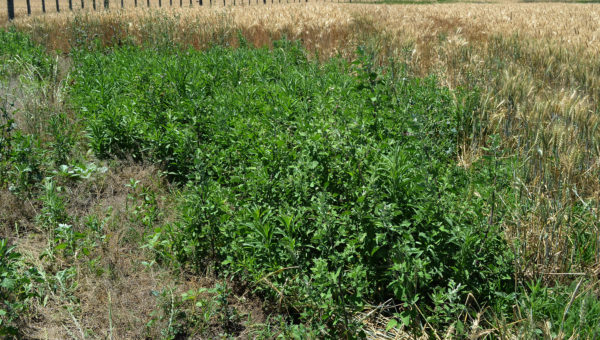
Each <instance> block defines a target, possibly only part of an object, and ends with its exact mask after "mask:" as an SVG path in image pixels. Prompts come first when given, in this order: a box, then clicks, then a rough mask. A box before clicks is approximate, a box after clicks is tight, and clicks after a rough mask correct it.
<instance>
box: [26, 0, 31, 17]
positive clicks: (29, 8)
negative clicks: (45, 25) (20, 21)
mask: <svg viewBox="0 0 600 340" xmlns="http://www.w3.org/2000/svg"><path fill="white" fill-rule="evenodd" d="M27 15H31V0H27Z"/></svg>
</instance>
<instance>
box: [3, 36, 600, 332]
mask: <svg viewBox="0 0 600 340" xmlns="http://www.w3.org/2000/svg"><path fill="white" fill-rule="evenodd" d="M0 37H1V39H4V40H6V41H7V42H9V43H7V44H3V45H2V46H7V47H6V48H2V47H0V51H1V52H2V53H1V57H0V58H2V59H1V60H2V61H3V64H4V65H8V64H9V63H13V64H18V65H22V71H18V70H19V69H18V68H11V70H15V71H11V73H3V74H2V77H3V78H2V79H3V81H4V83H3V86H4V88H6V89H9V90H11V91H13V92H15V91H17V90H18V89H17V88H18V86H17V87H15V83H17V84H26V85H27V84H29V86H33V85H31V84H35V86H38V87H40V88H42V89H45V90H46V92H48V93H50V95H48V96H47V97H46V98H45V101H42V103H46V104H48V103H51V104H52V105H46V106H42V107H40V106H39V104H40V103H37V106H32V105H33V104H32V103H23V102H20V101H19V100H15V98H14V97H13V98H8V96H7V97H6V99H3V100H4V102H3V103H2V104H3V108H4V110H3V114H4V115H3V120H2V121H1V123H2V125H0V126H2V129H1V130H0V132H2V135H1V136H0V137H1V138H2V139H0V141H1V142H2V145H1V146H0V155H1V157H2V158H1V159H0V171H2V172H1V174H2V195H3V197H7V200H4V201H3V202H8V201H9V199H10V200H13V201H14V200H16V199H23V200H24V201H26V202H33V203H30V204H31V205H32V209H31V210H32V211H29V212H28V213H22V214H21V215H20V216H21V217H18V218H14V217H13V216H12V215H11V214H12V210H11V209H14V208H11V207H9V206H8V205H7V206H3V209H2V210H1V211H0V218H2V220H0V221H2V222H3V224H5V226H4V228H3V235H2V238H3V239H8V243H4V244H3V245H2V247H1V248H0V251H1V252H0V256H2V258H1V259H0V261H1V264H2V267H0V270H2V271H3V272H0V275H3V276H1V277H2V279H3V281H2V284H1V285H0V287H2V288H0V292H2V294H3V295H2V296H1V297H2V299H3V302H2V303H3V305H2V308H3V309H2V311H4V314H5V315H8V317H6V318H3V319H2V320H3V324H2V325H1V327H3V328H2V330H3V331H6V332H12V333H16V332H19V331H20V332H22V333H25V334H26V333H27V331H30V330H31V328H30V327H29V328H28V326H30V325H28V323H30V324H34V323H35V322H34V321H33V320H35V319H36V318H37V319H39V318H40V315H44V311H45V310H44V308H48V309H49V310H53V309H52V306H53V303H52V301H53V300H54V301H55V304H58V301H64V300H65V299H66V301H68V305H67V308H66V309H65V312H64V313H65V314H64V316H65V319H66V320H70V321H68V322H69V326H68V327H65V329H66V333H63V334H68V336H72V337H81V338H85V337H100V336H103V335H104V336H111V337H112V336H115V337H118V335H119V334H121V336H126V334H127V335H128V336H130V337H141V336H151V337H152V336H154V337H156V336H161V337H164V338H177V337H181V336H184V337H191V336H200V337H214V336H217V335H218V334H219V333H221V334H224V335H229V336H247V337H253V336H254V337H265V338H270V337H275V336H277V335H280V336H283V337H292V336H298V337H302V336H304V337H309V338H321V337H332V338H339V337H355V336H358V337H360V336H364V335H366V334H367V332H370V329H369V328H368V327H366V326H365V321H368V320H369V317H368V316H365V317H363V315H364V314H363V312H364V311H373V312H374V314H377V315H384V316H386V317H387V318H388V320H390V321H389V322H387V324H386V325H384V326H387V327H384V328H385V331H397V332H398V333H397V334H400V333H399V332H401V331H403V332H407V333H404V334H411V333H412V334H415V335H419V334H420V335H422V334H430V335H434V336H437V335H438V333H440V334H442V332H443V333H446V334H447V335H448V336H451V337H452V336H454V337H462V336H467V335H471V336H486V335H487V334H494V335H496V336H510V335H514V334H520V335H524V336H526V335H531V336H533V335H535V334H537V333H538V332H542V330H540V329H539V328H537V326H536V325H537V324H538V322H539V321H540V320H543V321H547V320H549V321H550V323H549V324H546V325H547V329H544V330H543V331H544V332H547V333H548V334H555V335H556V334H565V335H567V336H570V335H572V334H575V333H577V332H579V333H582V334H590V335H593V334H596V333H597V332H598V329H597V323H595V320H598V314H599V309H598V303H597V301H596V300H594V293H593V290H591V289H585V290H580V287H582V282H583V281H579V284H573V285H572V286H571V287H569V286H558V287H557V288H556V289H551V288H548V287H547V286H545V285H543V284H541V283H536V282H535V281H533V283H532V282H531V281H525V280H523V277H518V276H517V275H516V273H515V268H517V266H515V264H514V257H515V254H514V253H513V251H512V250H511V246H512V245H511V244H509V243H508V242H507V241H506V239H505V238H504V236H503V233H502V229H501V226H502V222H503V220H504V219H505V218H506V217H507V216H508V217H510V216H511V215H510V214H511V212H513V211H514V209H515V207H516V206H518V200H517V199H515V197H516V196H517V195H518V192H517V191H516V189H514V187H513V186H512V185H511V184H512V178H511V173H512V171H513V170H514V169H515V168H518V167H519V166H520V164H519V162H518V159H517V158H515V157H513V156H512V155H511V154H510V153H507V152H506V151H505V150H504V149H503V148H502V147H501V146H500V145H501V144H500V141H499V138H498V136H491V137H490V138H489V139H488V140H487V141H486V143H485V145H484V146H483V149H482V150H483V152H482V157H480V159H479V160H478V161H476V162H474V163H473V164H472V165H471V166H470V167H468V168H465V167H462V166H459V165H458V163H457V159H458V155H459V147H460V146H462V145H464V144H465V142H466V141H468V140H469V139H470V138H472V131H475V130H477V129H476V126H475V125H476V124H479V122H477V121H476V120H474V119H473V117H474V116H473V112H474V111H475V110H477V109H478V105H479V103H480V98H479V93H478V91H477V89H476V88H471V89H469V90H461V89H455V90H450V89H448V88H445V87H443V86H441V85H440V84H439V82H438V81H437V80H436V78H434V77H425V78H416V77H412V76H409V75H408V74H407V72H406V70H405V65H403V64H401V63H394V62H392V63H390V64H388V65H387V66H380V65H378V64H376V63H375V62H374V56H375V54H376V52H375V51H372V50H370V49H368V48H364V47H362V48H359V49H358V51H357V52H356V55H357V58H356V59H355V60H354V61H353V62H351V63H349V62H347V61H345V60H342V59H331V60H325V61H323V62H319V61H316V60H311V59H309V58H308V57H307V54H306V52H305V50H304V49H303V48H302V47H301V45H300V44H299V43H296V42H291V41H288V40H285V39H283V40H279V41H276V42H275V43H274V44H273V48H272V49H267V48H263V49H257V48H254V47H250V46H247V43H246V42H245V40H244V38H243V37H242V36H240V37H239V38H238V40H237V45H239V47H238V48H235V49H234V48H231V47H226V46H219V45H214V46H212V47H211V48H209V49H208V50H206V51H197V50H193V49H188V48H187V47H185V46H183V47H182V46H173V45H156V46H144V47H138V46H134V45H133V44H131V43H128V42H126V41H125V42H121V45H123V46H115V47H102V46H101V44H99V43H98V42H97V41H91V42H90V43H85V42H83V43H81V44H79V45H75V46H74V48H73V49H72V50H71V51H70V53H69V55H68V62H63V64H64V65H63V66H64V67H67V66H65V65H72V66H71V68H69V69H68V70H69V72H68V74H67V75H65V76H64V78H61V76H60V74H61V72H59V68H60V67H59V62H58V61H57V59H55V58H52V57H49V56H48V55H47V54H46V53H44V52H43V51H42V50H41V49H40V48H38V47H36V46H35V45H33V44H31V43H29V39H28V38H27V37H25V36H24V35H22V34H20V33H17V32H15V31H8V32H4V31H3V32H2V33H1V35H0ZM10 42H20V43H18V44H16V43H10ZM10 46H13V47H10ZM14 46H17V47H14ZM61 58H64V57H61ZM28 72H29V73H28ZM26 80H27V81H26ZM28 81H30V82H31V83H28ZM11 84H12V85H11ZM42 92H43V91H42ZM7 93H8V91H7ZM14 103H16V105H10V104H14ZM25 104H28V105H25ZM34 104H35V103H34ZM28 114H29V116H28ZM34 115H35V117H34ZM34 118H35V119H34ZM15 122H16V123H17V124H15ZM28 122H29V123H30V122H37V124H30V125H28ZM132 162H133V163H134V164H138V166H144V165H148V164H152V166H153V167H154V170H153V171H152V172H151V173H152V174H151V175H148V176H145V177H144V178H136V177H135V176H136V175H135V172H134V173H133V174H132V176H131V180H130V181H128V182H125V183H121V184H120V190H119V189H117V190H116V191H115V189H114V187H112V186H111V185H108V186H107V184H106V183H107V182H110V181H109V179H107V176H110V175H105V174H106V173H109V174H110V173H111V172H114V171H116V170H115V169H116V168H118V167H120V166H122V165H123V164H129V163H132ZM149 178H150V179H149ZM152 178H154V179H153V180H152ZM109 188H110V189H112V196H111V194H109V193H107V192H109V191H110V190H109ZM85 193H92V194H89V195H90V196H91V198H90V199H89V200H88V201H86V202H84V201H85V200H81V199H80V197H78V196H80V195H83V196H84V197H85V195H86V194H85ZM110 197H113V198H115V199H114V200H113V201H112V202H110V203H109V204H107V202H106V201H105V200H106V199H108V198H110ZM21 224H22V226H21V227H19V226H20V225H21ZM13 226H14V227H13ZM122 226H125V227H122ZM24 227H25V228H24ZM15 235H16V236H15ZM24 235H29V236H30V237H29V241H27V240H28V238H27V237H26V236H24ZM35 235H37V237H38V238H40V237H41V238H42V240H44V239H45V244H44V250H43V251H40V252H39V253H36V252H34V251H32V250H31V249H29V255H34V256H33V257H31V256H30V257H29V258H28V257H27V255H23V254H25V253H26V252H25V251H22V250H20V253H21V254H19V253H17V252H16V250H15V249H13V248H12V245H13V244H15V245H17V249H19V244H26V243H27V242H31V238H35V237H36V236H35ZM42 243H44V242H42ZM8 244H11V246H8ZM21 248H25V250H27V247H22V246H21ZM123 257H128V258H127V259H123ZM134 273H136V274H134ZM194 278H203V279H205V280H207V278H210V280H212V281H210V284H208V283H204V284H197V283H190V282H192V281H193V280H194ZM136 280H137V281H140V282H141V281H144V282H146V283H147V282H151V283H147V286H143V288H141V289H147V290H149V292H145V291H142V292H141V293H140V294H133V296H132V297H130V298H131V299H132V300H131V301H138V303H139V301H144V303H143V304H139V305H140V307H139V309H140V311H135V310H131V311H129V313H130V314H133V315H135V317H130V318H131V320H129V321H128V322H121V321H122V320H123V319H127V311H124V310H121V311H120V313H121V314H118V316H119V317H116V318H115V317H114V313H115V311H116V309H117V308H116V307H115V306H116V304H117V303H116V302H115V296H116V295H115V294H119V295H118V296H119V298H120V299H122V300H123V301H128V299H129V298H128V297H126V296H124V295H123V294H122V291H123V289H128V287H130V286H127V283H128V282H129V283H132V282H135V281H136ZM157 280H162V281H163V282H162V285H161V284H160V283H157V282H156V281H157ZM97 281H101V282H106V285H105V286H103V287H107V288H106V291H107V293H106V294H104V293H102V294H103V295H102V296H103V297H105V298H106V300H104V301H105V302H106V306H105V307H104V308H105V309H104V310H105V312H103V313H102V315H103V316H102V317H100V316H98V315H97V316H96V317H97V318H98V319H101V321H99V322H98V324H96V325H92V324H89V323H87V324H86V323H84V318H83V315H84V313H85V311H89V310H90V308H89V304H90V302H89V300H90V296H91V297H92V298H93V297H97V296H98V295H94V294H98V293H97V292H94V294H92V293H90V292H91V291H93V289H91V288H90V286H92V285H93V283H94V282H97ZM84 282H88V286H87V288H85V287H86V286H85V285H84V284H83V283H84ZM90 282H91V284H90ZM80 285H81V286H83V287H84V288H78V287H79V286H80ZM114 286H116V287H117V288H116V289H115V288H112V287H114ZM232 286H233V287H236V288H235V289H233V290H232V288H231V287H232ZM240 287H241V288H240ZM244 291H251V292H252V294H247V293H244ZM86 294H87V295H86ZM144 295H150V296H152V299H151V300H150V301H149V302H148V301H146V300H144V299H143V298H142V297H141V296H144ZM86 297H87V300H86ZM247 298H249V299H260V300H261V301H262V302H263V306H262V308H258V310H259V311H260V312H257V311H249V310H244V308H242V307H241V305H243V304H244V301H247V300H245V299H247ZM48 301H50V302H48ZM236 301H237V302H236ZM252 301H256V300H252ZM14 306H16V307H14ZM565 306H567V308H566V309H565ZM17 308H20V309H17ZM134 309H135V308H134ZM142 309H143V310H142ZM572 310H576V311H577V312H576V313H577V314H574V313H573V312H571V311H572ZM46 311H47V310H46ZM53 311H54V310H53ZM527 313H529V315H528V314H527ZM260 314H264V315H270V316H269V317H267V318H265V317H264V315H261V316H260V317H259V318H258V319H255V318H256V316H257V315H260ZM372 314H373V313H372ZM372 314H371V315H372ZM46 317H47V316H46ZM244 318H247V320H244ZM261 318H262V319H261ZM524 318H527V319H528V320H527V322H523V321H522V319H524ZM47 321H48V320H47ZM48 322H50V321H48ZM61 322H63V324H65V323H66V321H64V320H61ZM515 322H516V324H517V326H516V327H515V326H514V325H515ZM116 323H118V325H117V326H115V324H116ZM140 326H141V327H140ZM42 327H43V326H42ZM136 328H137V330H136ZM139 328H142V329H143V331H140V329H139ZM136 331H137V332H138V333H136ZM39 334H40V333H38V335H37V336H38V337H41V336H40V335H39ZM57 336H58V335H57Z"/></svg>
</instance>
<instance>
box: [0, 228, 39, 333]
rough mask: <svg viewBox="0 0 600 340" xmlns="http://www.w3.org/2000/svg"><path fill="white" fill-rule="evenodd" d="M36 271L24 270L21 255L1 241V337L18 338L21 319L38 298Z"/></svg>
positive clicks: (3, 240) (4, 241) (31, 269)
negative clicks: (29, 304)
mask: <svg viewBox="0 0 600 340" xmlns="http://www.w3.org/2000/svg"><path fill="white" fill-rule="evenodd" d="M37 279H38V275H37V272H36V270H35V269H33V268H30V269H29V270H24V264H23V262H22V258H21V254H19V253H17V252H16V251H15V247H12V246H9V245H8V242H7V241H6V240H5V239H0V336H2V337H3V338H5V337H6V338H12V337H18V336H19V335H20V332H19V324H18V321H19V317H20V316H22V315H23V314H24V313H26V312H27V309H28V308H27V307H28V301H29V300H30V299H31V298H33V297H35V296H36V293H35V290H34V289H33V283H34V282H35V281H36V280H37Z"/></svg>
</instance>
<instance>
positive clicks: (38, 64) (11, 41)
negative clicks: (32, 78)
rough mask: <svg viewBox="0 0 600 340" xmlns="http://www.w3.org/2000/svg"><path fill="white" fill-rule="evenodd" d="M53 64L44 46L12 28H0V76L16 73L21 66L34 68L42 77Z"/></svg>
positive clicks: (48, 71)
mask: <svg viewBox="0 0 600 340" xmlns="http://www.w3.org/2000/svg"><path fill="white" fill-rule="evenodd" d="M53 64H54V63H53V60H52V58H51V57H50V56H49V55H48V54H46V52H45V50H44V48H43V47H41V46H39V45H37V44H35V43H34V42H33V41H32V40H31V38H30V37H29V36H28V35H27V34H25V33H22V32H19V31H17V30H16V29H14V28H11V29H9V30H0V78H3V77H6V76H10V75H15V74H18V72H19V71H20V70H21V69H22V68H23V67H30V68H34V69H35V70H36V71H37V72H38V74H39V76H40V77H44V76H47V75H49V74H50V73H51V71H52V68H53Z"/></svg>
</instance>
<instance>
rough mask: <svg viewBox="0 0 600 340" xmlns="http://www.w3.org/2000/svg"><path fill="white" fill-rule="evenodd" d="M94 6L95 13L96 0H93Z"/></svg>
mask: <svg viewBox="0 0 600 340" xmlns="http://www.w3.org/2000/svg"><path fill="white" fill-rule="evenodd" d="M92 5H94V11H95V10H96V0H92Z"/></svg>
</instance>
